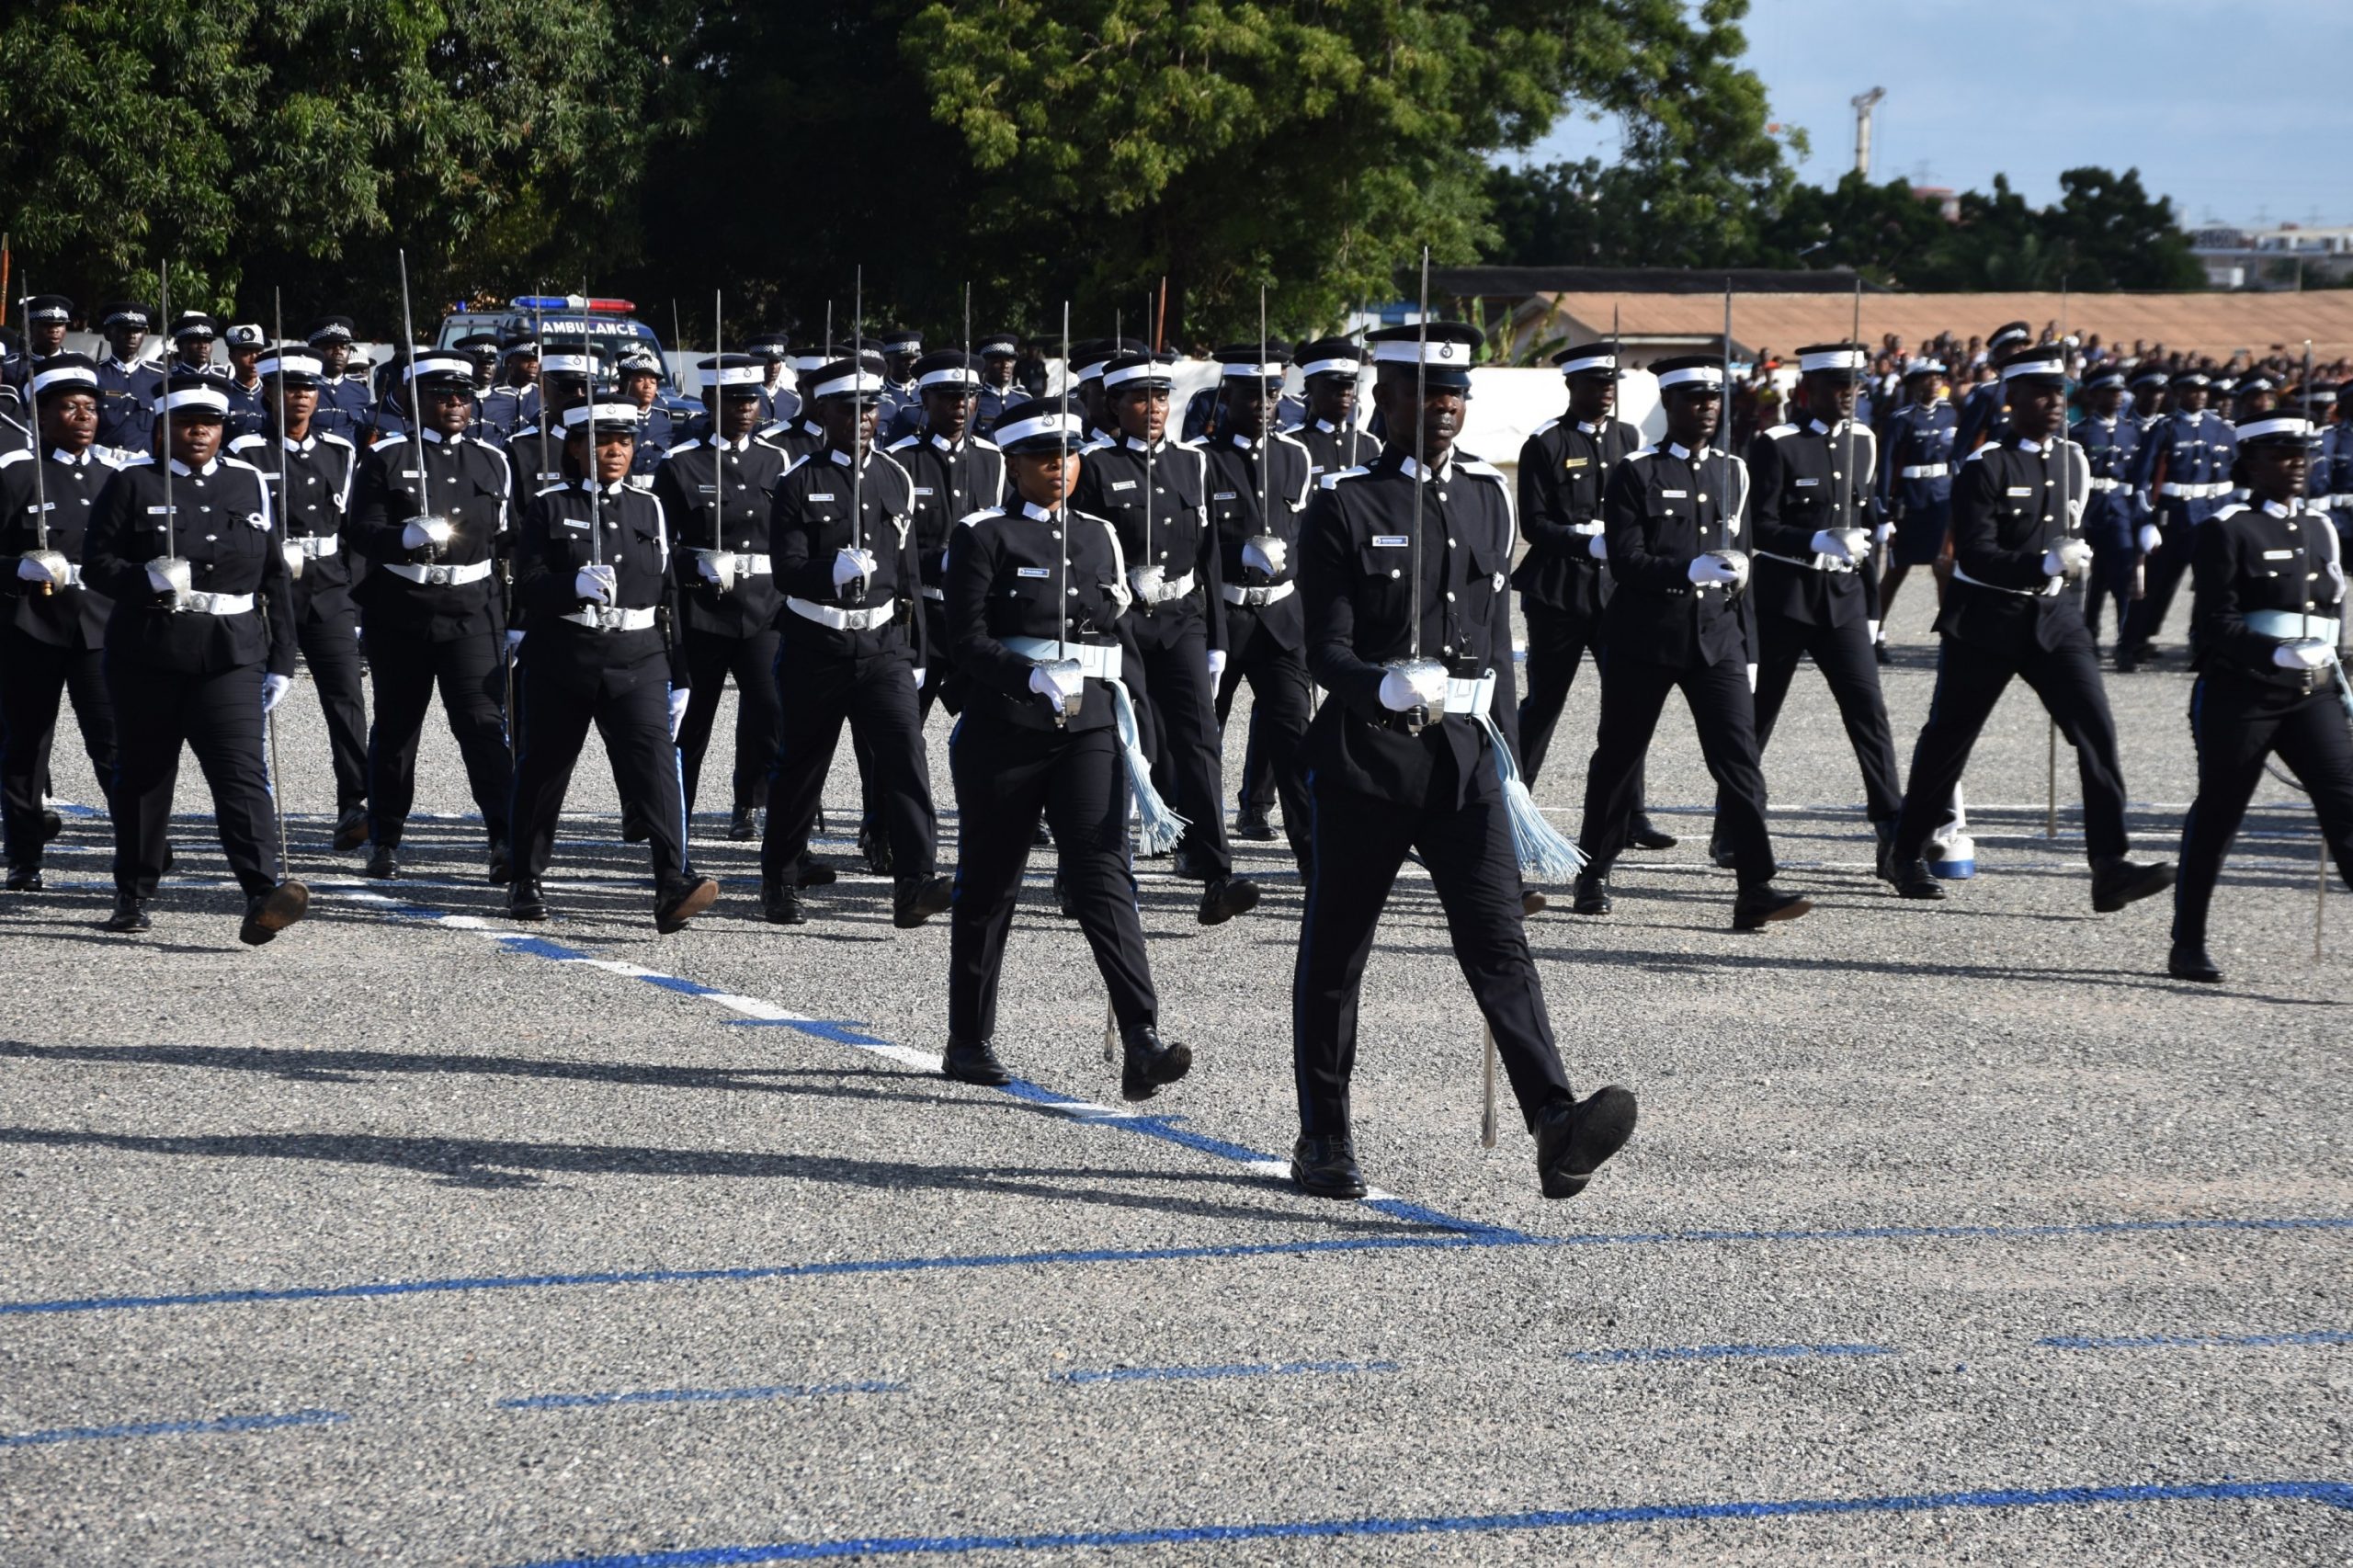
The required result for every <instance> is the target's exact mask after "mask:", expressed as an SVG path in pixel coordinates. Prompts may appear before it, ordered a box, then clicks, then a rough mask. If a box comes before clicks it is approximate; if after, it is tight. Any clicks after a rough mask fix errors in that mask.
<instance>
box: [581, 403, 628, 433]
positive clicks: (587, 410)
mask: <svg viewBox="0 0 2353 1568" xmlns="http://www.w3.org/2000/svg"><path fill="white" fill-rule="evenodd" d="M592 420H593V421H594V422H595V423H597V424H598V425H626V426H629V427H630V429H631V431H632V432H634V431H635V430H636V429H637V422H638V413H637V404H635V403H582V404H581V405H580V406H579V407H577V408H567V409H565V410H564V411H563V429H564V434H565V435H567V436H568V435H570V434H571V433H572V432H573V431H574V430H577V429H579V428H580V427H581V426H585V425H586V424H588V423H590V422H591V421H592Z"/></svg>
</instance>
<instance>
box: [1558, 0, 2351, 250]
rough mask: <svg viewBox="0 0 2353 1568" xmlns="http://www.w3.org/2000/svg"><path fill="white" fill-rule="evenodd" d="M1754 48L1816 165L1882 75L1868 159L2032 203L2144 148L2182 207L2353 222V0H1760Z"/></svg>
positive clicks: (1578, 124) (1830, 172) (1561, 139)
mask: <svg viewBox="0 0 2353 1568" xmlns="http://www.w3.org/2000/svg"><path fill="white" fill-rule="evenodd" d="M1742 30H1743V31H1744V32H1745V34H1746V35H1747V39H1748V54H1747V59H1746V64H1747V66H1748V68H1749V69H1750V70H1752V71H1754V72H1756V74H1757V75H1758V76H1760V77H1761V78H1762V79H1763V80H1764V83H1765V89H1766V93H1767V95H1768V100H1769V103H1770V114H1771V118H1772V119H1773V120H1774V121H1776V122H1777V123H1779V124H1782V125H1784V126H1799V127H1802V128H1804V130H1805V131H1806V133H1807V135H1808V137H1809V138H1810V139H1811V141H1812V143H1813V150H1812V153H1811V154H1810V155H1809V156H1808V157H1807V158H1805V159H1804V160H1803V161H1802V162H1799V163H1798V165H1797V166H1798V175H1799V177H1800V178H1801V179H1802V180H1805V181H1806V182H1807V183H1809V184H1815V185H1828V184H1831V183H1834V182H1835V181H1836V179H1837V178H1838V176H1840V175H1842V174H1844V173H1845V172H1846V171H1847V169H1849V168H1851V167H1852V166H1853V165H1854V151H1855V149H1854V137H1855V131H1854V121H1855V115H1854V110H1853V109H1852V108H1850V107H1849V104H1848V100H1850V99H1851V98H1853V97H1855V96H1856V95H1857V94H1859V93H1863V92H1867V91H1869V90H1870V88H1872V87H1884V88H1886V89H1887V97H1885V98H1883V99H1882V100H1881V102H1880V105H1879V108H1878V110H1877V112H1876V115H1875V117H1874V119H1873V124H1872V131H1871V140H1872V149H1871V176H1872V178H1874V179H1877V180H1888V179H1893V178H1897V177H1899V176H1900V177H1904V178H1907V179H1910V180H1911V181H1912V182H1913V183H1915V184H1917V185H1941V186H1949V187H1953V188H1954V189H1956V190H1967V189H1972V188H1974V189H1979V190H1984V189H1990V188H1991V187H1992V185H1993V180H1994V176H1995V174H1997V173H1999V174H2006V175H2008V176H2009V178H2010V184H2011V186H2012V187H2014V188H2016V189H2017V190H2018V191H2019V192H2020V193H2021V194H2022V195H2024V196H2026V197H2027V198H2028V199H2029V200H2032V201H2034V202H2035V203H2037V204H2038V205H2040V204H2044V203H2048V202H2051V201H2053V200H2056V199H2057V198H2058V195H2059V172H2060V171H2061V170H2062V169H2069V168H2075V167H2078V166H2080V165H2086V164H2092V165H2101V166H2104V167H2107V168H2111V169H2115V170H2118V171H2122V170H2124V169H2127V168H2131V167H2135V166H2137V167H2138V168H2139V169H2140V171H2141V177H2142V183H2143V185H2145V186H2146V187H2148V188H2149V189H2150V190H2151V191H2152V192H2154V193H2156V194H2160V195H2165V196H2170V197H2172V198H2173V199H2174V204H2175V208H2176V210H2177V214H2178V216H2179V217H2180V219H2181V221H2182V222H2183V223H2184V224H2185V225H2186V226H2188V227H2192V228H2195V227H2198V226H2200V224H2202V223H2204V222H2208V221H2210V220H2216V221H2220V222H2223V223H2228V224H2233V225H2235V226H2239V227H2249V226H2254V225H2256V224H2257V223H2259V222H2268V223H2280V222H2298V223H2303V224H2306V225H2308V226H2309V225H2310V224H2312V223H2313V222H2320V223H2323V224H2330V225H2335V224H2353V117H2348V115H2347V97H2348V96H2353V0H2263V3H2261V4H2256V5H2247V4H2242V3H2238V0H2109V3H2108V4H2104V5H2095V6H2084V5H2074V4H2069V3H2067V0H2043V3H2042V4H2040V5H2020V4H2017V3H2015V0H1975V3H1974V4H1969V5H1962V4H1955V3H1952V0H1752V3H1751V5H1750V7H1749V14H1748V17H1747V18H1746V20H1745V22H1743V23H1742ZM1617 145H1618V132H1617V129H1616V126H1615V124H1614V122H1608V121H1605V122H1599V123H1597V122H1596V121H1594V120H1592V119H1587V118H1586V117H1583V116H1579V117H1575V118H1574V119H1564V120H1563V121H1562V122H1560V123H1559V124H1558V125H1556V126H1555V127H1554V128H1553V130H1552V133H1551V134H1550V135H1548V136H1547V137H1546V138H1545V139H1544V140H1543V141H1542V142H1540V143H1539V144H1538V145H1537V146H1536V147H1535V148H1533V149H1531V150H1530V151H1529V153H1526V154H1524V155H1523V156H1524V157H1526V158H1528V159H1530V160H1532V161H1535V162H1540V163H1549V162H1552V161H1555V160H1559V159H1566V158H1583V157H1589V156H1599V157H1602V158H1605V159H1607V158H1608V157H1609V156H1611V155H1612V154H1613V153H1615V152H1616V150H1617Z"/></svg>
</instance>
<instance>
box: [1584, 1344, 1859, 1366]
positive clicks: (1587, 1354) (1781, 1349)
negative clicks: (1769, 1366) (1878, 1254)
mask: <svg viewBox="0 0 2353 1568" xmlns="http://www.w3.org/2000/svg"><path fill="white" fill-rule="evenodd" d="M1894 1354H1895V1352H1894V1351H1893V1350H1892V1349H1890V1348H1888V1347H1887V1346H1884V1345H1649V1346H1630V1347H1628V1348H1626V1349H1622V1350H1572V1351H1570V1352H1569V1354H1568V1358H1569V1359H1570V1360H1572V1361H1579V1362H1584V1363H1586V1364H1587V1365H1604V1364H1610V1363H1616V1362H1624V1361H1778V1360H1790V1359H1801V1358H1805V1357H1809V1356H1893V1355H1894Z"/></svg>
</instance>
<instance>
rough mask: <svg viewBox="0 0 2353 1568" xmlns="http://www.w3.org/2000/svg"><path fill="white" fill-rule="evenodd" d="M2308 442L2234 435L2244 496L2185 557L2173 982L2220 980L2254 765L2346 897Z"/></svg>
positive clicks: (2340, 739) (2273, 428) (2352, 773)
mask: <svg viewBox="0 0 2353 1568" xmlns="http://www.w3.org/2000/svg"><path fill="white" fill-rule="evenodd" d="M2313 439H2314V431H2313V426H2312V422H2311V421H2310V420H2309V419H2307V418H2305V417H2304V416H2303V415H2302V414H2301V413H2292V412H2285V411H2278V410H2275V411H2272V412H2270V413H2268V414H2265V415H2262V416H2260V417H2258V418H2255V419H2251V420H2249V421H2247V422H2246V423H2245V424H2243V425H2241V426H2239V427H2238V465H2237V466H2238V474H2239V476H2240V478H2241V479H2242V480H2243V482H2244V483H2245V485H2246V487H2247V491H2248V496H2247V499H2246V500H2245V502H2234V503H2233V504H2231V505H2230V506H2225V507H2223V508H2222V510H2221V511H2219V512H2217V513H2215V514H2214V515H2213V516H2212V517H2209V518H2207V519H2206V521H2204V522H2202V523H2200V525H2199V526H2198V531H2197V535H2196V539H2195V542H2194V543H2193V544H2192V546H2191V550H2192V554H2193V557H2194V559H2193V561H2192V563H2191V568H2190V571H2191V582H2190V593H2191V601H2192V603H2191V616H2190V628H2189V638H2190V665H2191V667H2192V668H2194V669H2195V670H2197V671H2198V684H2197V685H2196V686H2195V687H2192V689H2191V692H2190V699H2189V732H2190V735H2191V737H2192V739H2194V740H2195V741H2196V742H2197V744H2198V798H2197V800H2196V801H2193V802H2191V804H2190V808H2189V815H2188V818H2187V819H2185V820H2184V822H2183V824H2182V829H2181V880H2180V881H2178V882H2177V883H2176V884H2175V887H2174V905H2173V950H2172V952H2171V953H2170V954H2168V955H2167V957H2166V960H2165V971H2166V972H2167V973H2168V974H2170V975H2172V976H2173V977H2174V978H2175V979H2177V980H2194V981H2201V982H2204V983H2208V984H2214V983H2219V982H2220V981H2221V980H2222V970H2221V969H2220V968H2219V967H2218V966H2217V965H2216V964H2215V962H2214V960H2213V959H2212V958H2211V956H2209V955H2208V953H2207V950H2206V915H2207V910H2208V908H2209V906H2210V905H2211V903H2212V902H2213V896H2214V883H2215V881H2216V880H2217V879H2218V878H2219V877H2220V876H2221V875H2222V858H2223V856H2225V855H2226V854H2228V853H2229V852H2230V847H2231V840H2232V839H2233V838H2234V836H2236V835H2237V833H2238V826H2239V821H2240V819H2241V818H2242V817H2243V816H2244V815H2245V812H2246V803H2247V801H2248V800H2249V799H2250V798H2251V797H2252V796H2253V795H2254V793H2255V787H2256V784H2258V783H2259V782H2261V780H2262V778H2263V767H2264V762H2265V760H2266V759H2267V758H2268V757H2269V756H2274V755H2277V756H2279V760H2280V761H2281V762H2283V763H2285V764H2286V765H2287V767H2288V768H2289V770H2290V772H2292V773H2294V774H2295V776H2296V779H2297V782H2298V783H2300V784H2301V785H2302V787H2303V790H2304V793H2305V794H2306V795H2308V796H2310V797H2311V799H2312V803H2313V814H2314V815H2315V816H2317V817H2318V818H2319V819H2320V829H2321V835H2322V836H2323V837H2324V838H2325V840H2326V841H2327V843H2328V846H2329V849H2330V850H2331V852H2332V853H2333V854H2334V855H2335V856H2336V869H2337V874H2338V875H2339V876H2340V877H2342V878H2343V879H2344V880H2345V882H2346V884H2347V886H2348V887H2353V728H2348V724H2353V687H2348V686H2347V684H2346V679H2345V669H2344V665H2343V664H2342V663H2341V662H2340V661H2341V659H2342V654H2341V653H2339V643H2340V642H2341V640H2342V638H2343V635H2344V628H2345V619H2344V618H2345V565H2344V559H2343V556H2342V554H2341V551H2340V549H2339V544H2338V540H2337V538H2336V529H2335V528H2331V527H2330V526H2329V519H2328V517H2326V515H2325V514H2324V513H2322V512H2319V511H2316V510H2314V509H2313V507H2312V506H2309V505H2307V504H2306V502H2305V499H2304V487H2305V484H2306V483H2307V481H2308V479H2309V474H2308V472H2307V470H2308V466H2309V463H2310V459H2311V451H2312V446H2313Z"/></svg>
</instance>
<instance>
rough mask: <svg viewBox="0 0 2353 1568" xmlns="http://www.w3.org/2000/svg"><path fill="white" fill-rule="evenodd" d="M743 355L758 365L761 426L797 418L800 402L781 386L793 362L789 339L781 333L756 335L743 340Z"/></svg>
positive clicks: (786, 387) (794, 395)
mask: <svg viewBox="0 0 2353 1568" xmlns="http://www.w3.org/2000/svg"><path fill="white" fill-rule="evenodd" d="M744 352H745V353H746V354H749V355H751V356H753V357H754V358H756V359H757V360H759V362H760V423H761V424H763V425H769V424H773V423H775V422H776V421H778V420H779V419H784V420H790V419H793V418H796V417H798V416H799V415H800V413H801V399H800V397H799V396H798V395H796V394H795V393H794V392H793V390H792V389H791V388H790V387H789V386H787V385H785V384H784V372H785V369H786V368H787V367H788V366H789V365H790V363H791V360H792V340H791V338H790V337H789V336H787V335H785V334H783V333H780V332H763V333H758V334H756V335H753V336H751V337H747V338H745V340H744Z"/></svg>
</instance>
